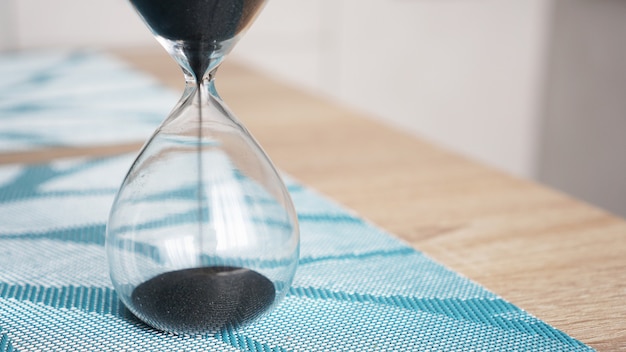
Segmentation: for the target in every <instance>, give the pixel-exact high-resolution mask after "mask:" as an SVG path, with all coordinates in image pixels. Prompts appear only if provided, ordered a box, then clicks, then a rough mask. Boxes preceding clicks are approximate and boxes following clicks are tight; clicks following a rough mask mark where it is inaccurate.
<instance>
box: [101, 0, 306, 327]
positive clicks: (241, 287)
mask: <svg viewBox="0 0 626 352" xmlns="http://www.w3.org/2000/svg"><path fill="white" fill-rule="evenodd" d="M131 2H132V3H133V5H134V6H135V8H136V9H137V11H138V12H139V14H140V15H141V16H142V17H143V19H144V20H145V22H146V23H147V24H148V26H149V27H151V29H152V30H153V32H154V33H155V35H156V36H157V39H158V40H159V41H160V42H161V43H163V44H164V46H165V47H166V49H167V50H168V52H170V54H171V55H172V56H173V57H174V58H175V59H176V60H177V61H178V62H179V64H180V65H181V67H182V68H183V71H184V72H185V76H186V78H187V86H186V88H185V91H184V93H183V96H182V98H181V100H180V101H179V102H178V104H177V105H176V107H175V108H174V110H173V111H172V112H171V113H170V116H169V117H168V118H167V119H165V121H164V122H163V123H162V124H161V126H159V127H158V129H157V130H156V132H155V133H154V134H153V136H152V137H151V138H150V139H149V140H148V142H147V143H146V145H145V146H144V147H143V149H142V150H141V152H140V154H139V156H138V157H137V159H136V160H135V162H134V163H133V165H132V167H131V169H130V171H129V172H128V174H127V176H126V178H125V180H124V182H123V184H122V186H121V188H120V190H119V191H118V194H117V196H116V199H115V201H114V204H113V207H112V209H111V213H110V217H109V222H108V225H107V240H106V247H107V258H108V261H109V268H110V274H111V279H112V281H113V285H114V286H115V289H116V291H117V293H118V296H119V297H120V299H121V300H122V302H123V303H124V304H125V305H126V306H127V307H128V308H129V309H130V311H132V312H133V313H134V314H135V315H136V316H137V317H139V318H140V319H141V320H143V321H145V322H146V323H148V324H149V325H151V326H153V327H156V328H158V329H161V330H165V331H170V332H174V333H183V334H203V333H214V332H217V331H218V330H220V329H223V328H233V327H238V326H241V325H244V324H247V323H250V322H252V321H254V320H256V319H257V318H259V317H260V316H262V315H263V314H265V313H266V312H268V311H269V310H270V309H271V308H272V307H273V306H275V305H276V304H277V303H278V302H279V301H280V300H281V299H282V298H283V297H284V296H285V293H286V291H287V290H288V288H289V286H290V284H291V281H292V279H293V276H294V273H295V269H296V265H297V260H298V251H299V238H298V225H297V217H296V213H295V210H294V208H293V205H292V203H291V199H290V197H289V194H288V192H287V190H286V187H285V185H284V184H283V182H282V180H281V178H280V176H279V175H278V173H277V172H276V170H275V168H274V167H273V165H272V163H271V162H270V160H269V158H268V157H267V156H266V154H265V153H264V152H263V151H262V149H261V148H260V147H259V145H258V144H257V143H256V141H255V140H254V139H253V138H252V136H251V135H250V134H249V133H248V131H247V130H246V129H245V127H243V125H242V124H241V123H240V122H238V120H237V119H236V118H235V117H234V116H233V114H232V113H231V112H230V111H229V109H228V108H227V107H226V106H225V104H224V103H223V102H222V100H221V98H220V97H219V96H218V94H217V92H216V90H215V86H214V80H213V79H214V76H215V72H216V70H217V67H218V66H219V63H220V62H221V60H222V59H223V57H224V55H225V54H226V53H227V52H228V51H229V50H230V48H231V47H232V45H234V43H235V42H236V40H237V39H238V37H239V36H240V35H241V33H242V32H243V31H244V30H245V28H246V27H247V26H248V25H249V23H250V22H251V21H252V19H253V18H254V17H255V15H256V13H257V12H258V11H259V10H260V9H261V7H262V5H263V3H264V1H262V0H255V1H252V0H240V1H236V0H231V1H219V0H180V1H171V0H131ZM199 26H200V27H199Z"/></svg>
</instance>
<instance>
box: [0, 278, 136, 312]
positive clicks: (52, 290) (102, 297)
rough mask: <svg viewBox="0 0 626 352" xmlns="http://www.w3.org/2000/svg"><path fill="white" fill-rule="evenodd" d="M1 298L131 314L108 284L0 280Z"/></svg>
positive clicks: (58, 306)
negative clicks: (3, 281)
mask: <svg viewBox="0 0 626 352" xmlns="http://www.w3.org/2000/svg"><path fill="white" fill-rule="evenodd" d="M0 298H4V299H15V300H17V301H22V302H32V303H39V304H43V305H46V306H49V307H53V308H65V309H70V308H77V309H80V310H83V311H86V312H91V313H99V314H112V315H115V316H119V317H127V316H128V315H129V314H131V313H130V312H129V311H128V310H127V309H126V307H125V306H124V305H123V304H122V302H121V301H120V300H119V298H118V296H117V293H116V292H115V290H114V289H112V288H109V287H93V286H92V287H84V286H74V285H69V286H61V287H46V286H41V285H36V286H32V285H28V284H26V285H9V284H7V283H0Z"/></svg>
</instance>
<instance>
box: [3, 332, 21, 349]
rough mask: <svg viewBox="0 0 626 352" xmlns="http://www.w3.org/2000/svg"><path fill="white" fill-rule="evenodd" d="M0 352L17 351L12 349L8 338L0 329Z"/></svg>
mask: <svg viewBox="0 0 626 352" xmlns="http://www.w3.org/2000/svg"><path fill="white" fill-rule="evenodd" d="M0 352H17V350H16V349H15V348H13V344H12V343H11V340H10V339H9V336H8V335H7V334H6V333H5V332H4V331H2V328H0Z"/></svg>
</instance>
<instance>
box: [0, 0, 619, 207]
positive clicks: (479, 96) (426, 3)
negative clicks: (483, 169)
mask: <svg viewBox="0 0 626 352" xmlns="http://www.w3.org/2000/svg"><path fill="white" fill-rule="evenodd" d="M153 43H154V39H153V38H152V36H151V35H150V34H149V32H148V30H147V28H146V27H145V26H144V25H143V24H142V23H141V22H140V20H139V18H138V17H137V15H136V14H135V13H134V12H133V11H132V9H131V7H130V5H129V4H128V3H127V1H124V0H55V1H49V0H0V49H2V50H21V49H33V48H66V47H96V48H102V47H131V46H132V47H137V46H147V45H152V44H153ZM233 56H234V57H235V58H236V59H238V60H240V61H245V62H247V63H249V64H250V65H252V66H256V67H257V68H259V69H262V70H265V71H266V72H269V73H271V74H272V75H273V76H274V77H277V78H279V79H282V80H286V81H289V82H291V83H294V84H297V85H300V86H301V87H304V88H305V89H309V90H311V91H314V92H317V93H319V94H324V95H327V96H328V97H330V98H331V99H335V100H338V101H341V102H342V103H344V104H348V105H351V106H352V107H354V108H356V109H360V110H362V111H365V112H367V113H369V114H370V115H371V116H373V117H375V118H379V119H381V120H383V121H385V122H386V123H388V124H391V125H394V126H397V127H399V128H401V129H403V130H405V131H408V132H409V133H413V134H415V135H417V136H419V137H421V138H424V139H427V140H430V141H432V142H434V143H437V144H439V145H441V146H443V147H445V148H448V149H451V150H454V151H456V152H459V153H462V154H465V155H467V156H469V157H471V158H474V159H477V160H480V161H482V162H485V163H487V164H490V165H492V166H494V167H497V168H500V169H502V170H504V171H507V172H510V173H513V174H515V175H518V176H521V177H525V178H530V179H534V180H537V181H539V182H542V183H545V184H548V185H550V186H552V187H554V188H557V189H560V190H563V191H565V192H568V193H570V194H572V195H574V196H576V197H578V198H581V199H583V200H586V201H589V202H591V203H594V204H596V205H599V206H601V207H603V208H605V209H608V210H609V211H612V212H614V213H617V214H620V215H622V216H626V160H625V157H624V156H623V153H624V152H626V1H623V0H271V1H270V2H269V4H268V6H267V8H266V9H265V11H264V12H263V13H262V14H261V17H260V18H259V20H258V21H257V22H256V23H255V25H254V26H253V27H252V29H251V30H250V32H249V33H248V34H247V35H246V36H245V37H244V39H243V40H242V42H241V43H240V44H239V45H238V47H237V48H236V49H235V51H234V52H233Z"/></svg>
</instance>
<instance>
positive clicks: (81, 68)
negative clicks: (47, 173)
mask: <svg viewBox="0 0 626 352" xmlns="http://www.w3.org/2000/svg"><path fill="white" fill-rule="evenodd" d="M181 79H182V75H181ZM179 96H180V94H177V93H175V92H172V91H170V90H168V89H166V88H164V87H162V86H160V85H158V84H157V83H156V81H155V80H154V79H152V78H151V77H149V76H147V75H144V74H142V73H140V72H138V71H136V70H134V69H131V68H129V67H128V66H126V65H125V64H123V63H122V62H120V61H118V60H115V59H114V58H112V57H110V56H107V55H104V54H102V53H96V52H48V51H28V52H20V53H14V54H4V55H0V153H3V152H4V153H6V152H15V151H24V150H32V149H37V148H45V147H63V146H88V145H107V144H118V143H124V142H138V141H139V142H142V141H144V140H146V139H147V138H148V137H149V136H150V134H151V133H152V132H153V131H154V129H155V127H156V126H157V125H158V124H159V123H160V122H161V121H162V120H163V119H164V118H165V116H167V113H168V112H169V111H170V110H171V109H172V108H173V107H174V104H175V103H176V101H177V100H178V97H179Z"/></svg>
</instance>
